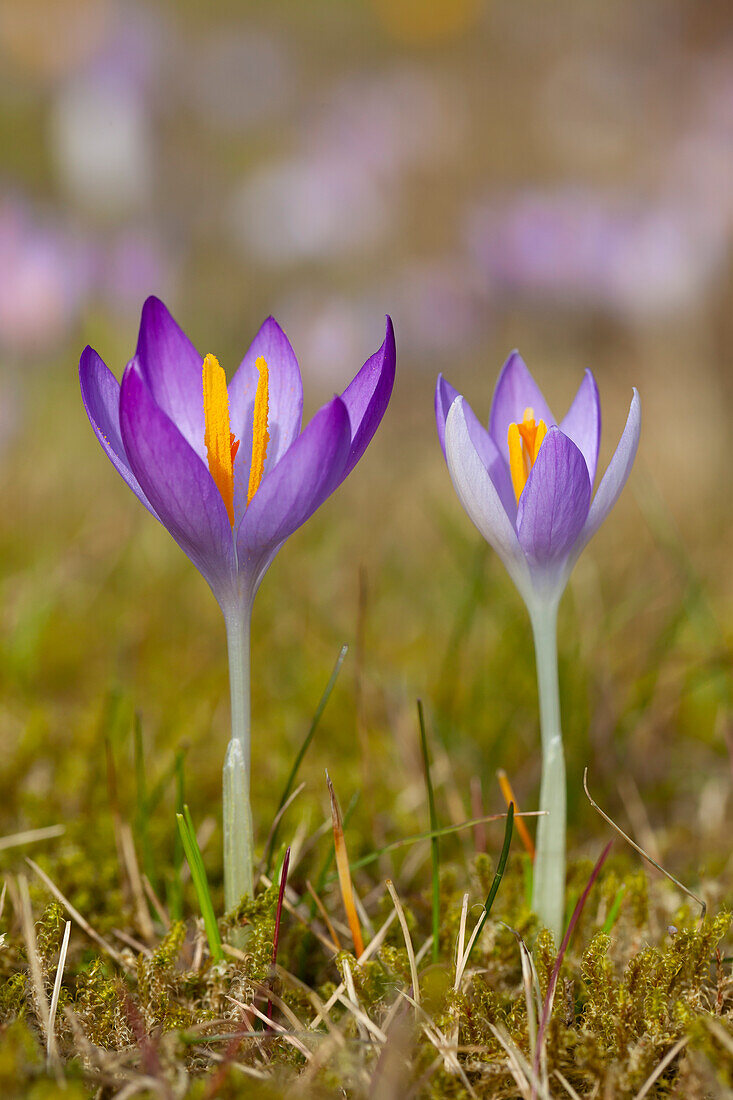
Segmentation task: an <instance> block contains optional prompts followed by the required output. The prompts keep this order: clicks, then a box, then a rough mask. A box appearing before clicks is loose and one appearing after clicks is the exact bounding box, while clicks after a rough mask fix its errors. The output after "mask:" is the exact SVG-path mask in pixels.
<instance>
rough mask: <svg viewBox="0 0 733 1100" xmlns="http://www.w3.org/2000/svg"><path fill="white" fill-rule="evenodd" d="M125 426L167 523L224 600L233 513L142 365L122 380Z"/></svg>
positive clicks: (229, 583) (145, 484)
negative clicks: (157, 396) (157, 399)
mask: <svg viewBox="0 0 733 1100" xmlns="http://www.w3.org/2000/svg"><path fill="white" fill-rule="evenodd" d="M120 429H121V434H122V441H123V443H124V445H125V451H126V453H127V457H128V459H129V462H130V466H131V468H132V471H133V473H134V474H135V477H136V478H137V480H138V481H139V483H140V486H141V487H142V489H143V491H144V493H145V495H146V497H147V498H148V500H149V501H150V503H151V504H152V506H153V507H154V508H155V511H156V513H157V515H158V517H159V518H160V521H161V523H162V524H163V526H164V527H166V528H167V529H168V531H170V533H171V535H172V536H173V538H174V539H175V540H176V542H177V543H178V545H179V546H180V547H181V548H182V549H183V550H184V551H185V552H186V554H188V556H189V558H190V559H191V561H192V562H193V563H194V565H195V566H196V568H197V569H198V570H199V571H200V572H201V573H203V575H204V577H206V579H207V581H208V582H209V584H210V585H211V588H212V589H213V591H214V595H215V596H216V597H217V599H219V601H220V602H222V600H223V599H227V598H229V597H230V595H231V592H232V589H233V585H234V578H235V577H236V564H235V557H234V541H233V538H232V529H231V526H230V524H229V517H228V515H227V510H226V508H225V506H224V501H223V500H222V497H221V493H220V492H219V490H218V489H217V487H216V485H215V484H214V481H213V478H212V477H211V474H210V473H209V471H208V469H207V468H206V466H205V465H204V463H203V462H202V460H201V459H200V458H199V456H198V455H197V454H196V452H195V451H194V450H193V448H192V447H190V446H189V444H188V443H187V442H186V440H185V439H184V437H183V435H182V433H181V432H180V431H179V430H178V428H177V427H176V425H175V424H174V423H173V422H172V421H171V420H170V419H169V418H168V417H167V416H166V414H165V413H164V412H163V411H162V409H161V408H160V407H159V406H158V405H157V404H156V402H155V400H154V398H153V395H152V394H151V392H150V390H149V388H148V386H147V383H146V382H145V379H144V378H143V374H142V371H141V369H140V367H139V365H138V363H137V362H136V361H135V360H133V362H132V363H130V365H129V366H128V367H127V370H126V371H125V373H124V376H123V378H122V388H121V395H120Z"/></svg>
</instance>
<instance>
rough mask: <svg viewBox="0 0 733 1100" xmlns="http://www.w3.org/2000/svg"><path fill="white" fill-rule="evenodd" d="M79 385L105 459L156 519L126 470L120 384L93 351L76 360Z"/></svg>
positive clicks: (128, 465) (130, 473)
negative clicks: (121, 431) (121, 421)
mask: <svg viewBox="0 0 733 1100" xmlns="http://www.w3.org/2000/svg"><path fill="white" fill-rule="evenodd" d="M79 383H80V385H81V398H82V401H83V402H84V408H85V409H86V414H87V416H88V417H89V422H90V424H91V425H92V428H94V434H95V435H96V437H97V439H98V440H99V442H100V443H101V444H102V447H103V448H104V450H105V451H106V452H107V456H108V458H109V460H110V462H111V463H112V465H113V466H114V468H115V469H116V470H117V473H118V474H120V475H121V476H122V477H123V478H124V480H125V481H126V482H127V484H128V485H129V486H130V488H131V489H132V491H133V493H134V494H135V496H136V497H137V498H138V500H139V501H140V502H141V503H142V504H144V505H145V507H146V508H147V509H149V511H151V512H152V513H153V515H154V516H155V517H156V519H157V518H158V517H157V515H156V513H155V509H154V508H153V506H152V505H151V503H150V501H149V500H148V498H147V497H146V496H145V493H144V492H143V491H142V489H141V488H140V485H139V483H138V480H137V478H136V477H135V475H134V474H133V472H132V470H131V469H130V463H129V461H128V458H127V455H126V453H125V447H124V444H123V442H122V436H121V435H120V384H119V382H118V381H117V379H116V378H115V376H114V375H113V374H112V371H111V370H110V369H109V367H107V366H106V364H105V363H104V362H103V361H102V359H101V358H100V357H99V355H97V353H96V351H95V350H94V348H91V347H89V346H87V347H85V348H84V351H83V352H82V353H81V359H80V360H79Z"/></svg>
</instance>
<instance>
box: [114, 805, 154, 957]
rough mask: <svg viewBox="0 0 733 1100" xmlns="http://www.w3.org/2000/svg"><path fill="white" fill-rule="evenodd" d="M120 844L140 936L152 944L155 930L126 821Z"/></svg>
mask: <svg viewBox="0 0 733 1100" xmlns="http://www.w3.org/2000/svg"><path fill="white" fill-rule="evenodd" d="M120 843H121V845H122V858H123V859H124V861H125V871H126V872H127V878H128V881H129V883H130V890H131V891H132V900H133V903H134V905H135V915H136V916H137V926H138V928H139V929H140V934H141V935H142V937H143V939H144V940H145V941H146V942H147V943H152V942H153V940H154V939H155V929H154V928H153V922H152V920H151V919H150V911H149V909H148V903H147V901H146V900H145V893H144V890H143V880H142V878H141V876H140V865H139V863H138V861H137V852H136V851H135V840H134V838H133V835H132V829H131V828H130V826H129V824H128V823H127V822H126V821H123V822H122V823H121V825H120Z"/></svg>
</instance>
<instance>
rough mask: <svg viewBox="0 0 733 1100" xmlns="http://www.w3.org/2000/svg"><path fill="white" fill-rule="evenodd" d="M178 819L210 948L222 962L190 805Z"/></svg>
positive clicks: (221, 952)
mask: <svg viewBox="0 0 733 1100" xmlns="http://www.w3.org/2000/svg"><path fill="white" fill-rule="evenodd" d="M176 820H177V822H178V831H179V833H180V836H181V841H182V843H183V850H184V852H185V853H186V859H187V860H188V865H189V867H190V868H191V879H192V881H193V885H194V889H195V890H196V897H197V898H198V902H199V908H200V909H201V915H202V917H203V918H204V928H205V929H206V937H207V939H208V941H209V950H210V951H211V957H212V959H213V960H214V962H221V960H222V959H223V958H224V952H223V951H222V948H221V936H220V935H219V926H218V924H217V923H216V917H215V916H214V906H213V904H212V901H211V894H210V892H209V883H208V880H207V878H206V869H205V868H204V861H203V857H202V855H201V849H200V848H199V845H198V841H197V839H196V830H195V829H194V827H193V821H192V820H191V814H190V812H189V809H188V806H186V805H184V807H183V813H182V814H176Z"/></svg>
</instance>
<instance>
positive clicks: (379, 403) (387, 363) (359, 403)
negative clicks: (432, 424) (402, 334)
mask: <svg viewBox="0 0 733 1100" xmlns="http://www.w3.org/2000/svg"><path fill="white" fill-rule="evenodd" d="M395 363H396V351H395V339H394V328H393V326H392V320H391V318H389V317H388V318H387V331H386V333H385V336H384V343H383V344H382V346H381V348H380V349H379V351H376V352H375V353H374V355H372V356H370V357H369V359H367V361H366V363H365V364H364V366H363V367H362V368H361V370H360V371H359V373H358V374H357V375H356V377H355V378H354V380H353V381H352V382H351V383H350V384H349V385H348V386H347V387H346V389H345V390H344V392H343V393H342V394H341V400H342V401H343V403H344V405H345V406H346V410H347V412H348V414H349V422H350V424H351V448H350V450H349V458H348V461H347V463H346V466H345V468H344V472H343V475H342V480H343V478H345V477H346V476H347V475H348V474H350V473H351V471H352V470H353V469H354V466H356V464H357V462H358V461H359V459H360V458H361V456H362V455H363V454H364V451H365V450H366V449H367V447H368V446H369V443H370V442H371V439H372V437H373V435H374V433H375V432H376V430H377V428H378V427H379V424H380V421H381V419H382V417H383V416H384V413H385V411H386V409H387V405H388V404H389V399H390V397H391V395H392V387H393V386H394V378H395Z"/></svg>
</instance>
